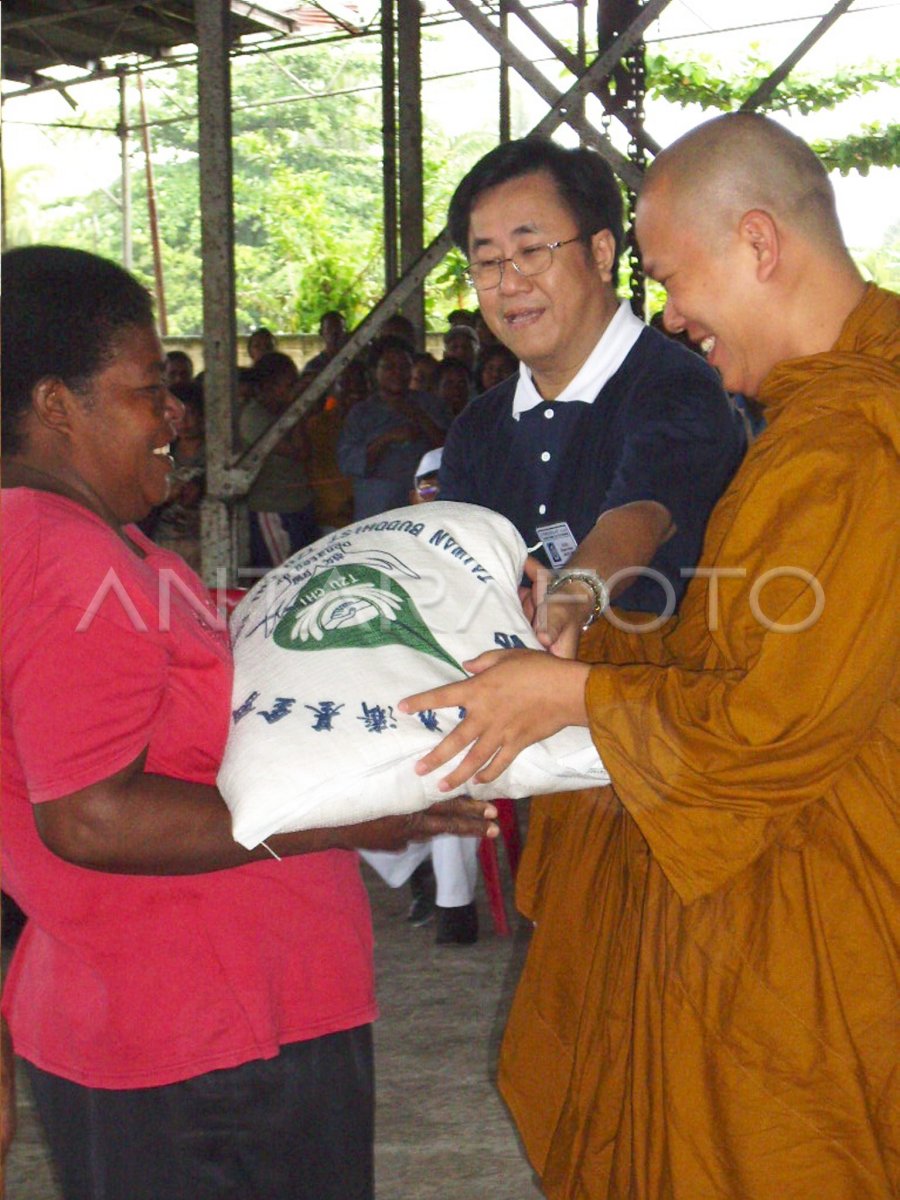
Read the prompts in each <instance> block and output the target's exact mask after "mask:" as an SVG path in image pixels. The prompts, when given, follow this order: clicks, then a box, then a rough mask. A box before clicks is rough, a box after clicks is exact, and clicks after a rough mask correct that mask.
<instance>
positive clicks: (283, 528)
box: [250, 503, 322, 570]
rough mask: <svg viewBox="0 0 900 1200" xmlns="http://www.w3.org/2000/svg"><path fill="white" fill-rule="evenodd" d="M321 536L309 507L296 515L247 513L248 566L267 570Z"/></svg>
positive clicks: (295, 513)
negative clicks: (248, 519)
mask: <svg viewBox="0 0 900 1200" xmlns="http://www.w3.org/2000/svg"><path fill="white" fill-rule="evenodd" d="M321 536H322V531H321V529H320V528H319V526H318V523H317V522H316V508H315V505H314V504H312V503H310V504H309V505H308V506H307V507H306V508H302V509H301V510H300V511H299V512H290V513H276V512H272V513H258V512H252V511H251V513H250V564H251V566H254V567H262V568H263V569H265V570H269V569H270V568H271V567H277V566H280V564H281V563H283V562H284V560H285V559H286V558H290V556H291V555H292V554H296V553H297V551H298V550H302V549H303V547H304V546H308V545H309V544H310V543H311V542H314V541H316V540H317V539H318V538H320V537H321Z"/></svg>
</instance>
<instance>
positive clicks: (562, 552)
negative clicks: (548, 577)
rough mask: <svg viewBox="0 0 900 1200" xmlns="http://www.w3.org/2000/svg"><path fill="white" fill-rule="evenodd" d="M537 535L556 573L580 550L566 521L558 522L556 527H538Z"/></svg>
mask: <svg viewBox="0 0 900 1200" xmlns="http://www.w3.org/2000/svg"><path fill="white" fill-rule="evenodd" d="M535 533H536V534H537V535H538V537H539V538H540V539H541V545H542V546H543V547H544V551H545V553H546V555H547V558H548V560H549V562H550V566H551V567H552V568H553V569H554V570H555V571H557V570H559V568H560V567H564V566H565V565H566V563H567V562H568V561H569V559H570V558H571V557H572V555H573V554H574V553H575V551H576V549H577V548H578V543H577V542H576V540H575V537H574V534H573V533H572V530H571V529H570V528H569V526H568V524H567V522H566V521H558V522H557V523H556V524H555V525H538V526H537V527H536V529H535Z"/></svg>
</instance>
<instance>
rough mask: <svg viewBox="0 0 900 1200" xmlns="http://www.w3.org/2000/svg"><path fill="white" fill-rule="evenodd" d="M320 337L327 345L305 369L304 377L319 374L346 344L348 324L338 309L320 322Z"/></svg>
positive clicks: (324, 314) (324, 315) (314, 356)
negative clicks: (314, 373)
mask: <svg viewBox="0 0 900 1200" xmlns="http://www.w3.org/2000/svg"><path fill="white" fill-rule="evenodd" d="M319 337H320V338H321V339H322V341H323V342H324V343H325V345H324V347H323V348H322V349H321V350H320V351H319V353H318V354H314V355H313V356H312V358H311V359H310V360H309V362H308V363H307V364H306V366H305V367H304V368H303V373H304V375H305V374H306V372H307V371H314V372H317V371H321V370H322V368H323V367H327V366H328V364H329V363H330V362H331V360H332V359H333V358H334V356H335V355H336V354H337V352H338V350H340V348H341V346H343V344H344V342H346V340H347V323H346V321H345V320H344V314H343V313H342V312H338V311H337V309H332V310H331V311H330V312H327V313H323V314H322V317H321V320H320V321H319Z"/></svg>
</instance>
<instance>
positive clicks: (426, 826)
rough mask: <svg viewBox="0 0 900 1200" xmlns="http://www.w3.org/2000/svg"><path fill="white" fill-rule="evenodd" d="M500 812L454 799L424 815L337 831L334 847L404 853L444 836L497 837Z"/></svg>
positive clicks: (475, 802) (466, 798) (481, 802)
mask: <svg viewBox="0 0 900 1200" xmlns="http://www.w3.org/2000/svg"><path fill="white" fill-rule="evenodd" d="M496 818H497V809H496V808H495V807H494V805H493V804H490V803H488V802H485V801H484V800H473V799H471V797H469V796H455V797H454V798H453V799H452V800H439V801H438V802H437V804H432V805H431V807H430V808H426V809H424V810H423V811H422V812H413V813H404V814H403V815H402V816H391V817H378V818H376V819H375V820H374V821H361V822H360V823H359V824H358V825H347V826H344V827H343V828H341V829H336V830H335V831H334V832H335V844H336V845H339V846H341V847H342V848H344V849H354V850H402V849H403V848H404V846H406V845H408V844H409V843H410V842H427V841H429V840H430V839H431V838H433V837H437V836H438V834H441V833H452V834H455V835H456V836H457V837H478V838H481V837H496V836H497V834H498V833H499V832H500V827H499V825H498V824H497V820H496Z"/></svg>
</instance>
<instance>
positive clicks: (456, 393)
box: [434, 358, 474, 417]
mask: <svg viewBox="0 0 900 1200" xmlns="http://www.w3.org/2000/svg"><path fill="white" fill-rule="evenodd" d="M435 375H436V378H435V386H434V394H435V395H436V396H437V397H438V399H439V400H442V401H443V402H444V404H446V405H447V407H448V408H449V409H450V411H451V412H452V413H453V415H454V417H458V416H459V414H460V413H461V412H462V410H463V409H464V408H465V407H466V405H467V404H468V403H469V401H470V400H471V399H472V392H473V391H474V382H473V379H472V372H471V371H470V370H469V368H468V367H467V366H466V364H465V363H464V362H463V361H462V359H459V358H442V359H441V361H440V362H439V363H438V364H437V370H436V372H435Z"/></svg>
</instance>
